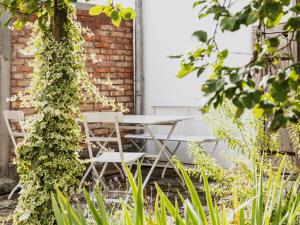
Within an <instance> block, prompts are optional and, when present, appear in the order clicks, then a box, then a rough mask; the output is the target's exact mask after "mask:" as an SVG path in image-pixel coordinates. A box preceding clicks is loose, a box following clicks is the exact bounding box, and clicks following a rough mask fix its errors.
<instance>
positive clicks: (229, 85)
mask: <svg viewBox="0 0 300 225" xmlns="http://www.w3.org/2000/svg"><path fill="white" fill-rule="evenodd" d="M291 4H292V1H290V0H271V1H270V0H262V1H258V0H251V1H249V2H247V3H245V6H244V7H243V8H242V9H241V10H238V11H237V10H236V9H234V5H235V4H233V2H232V1H226V0H225V1H224V2H223V1H215V0H204V1H195V3H194V7H195V8H197V9H198V8H199V19H200V20H202V19H203V18H205V17H207V16H210V17H211V18H213V20H214V22H215V24H216V25H215V32H214V33H213V35H212V36H208V34H207V32H206V31H205V30H199V31H196V32H194V34H193V35H194V36H196V37H197V38H198V40H199V42H200V43H199V47H198V48H196V49H195V50H194V51H192V52H189V53H187V54H186V55H184V56H182V57H181V63H180V65H181V70H180V72H179V73H178V77H179V78H181V77H184V76H186V75H187V74H190V73H191V72H193V71H197V76H200V75H201V74H202V73H203V72H204V71H207V72H210V71H212V72H211V75H210V76H209V78H208V79H207V80H206V81H205V83H204V84H203V85H202V91H203V92H204V93H205V94H206V95H207V96H209V101H208V102H207V104H206V106H205V107H203V111H204V112H205V111H207V109H208V108H209V106H211V105H213V106H214V107H215V108H216V107H219V106H221V105H222V102H223V100H224V99H229V100H230V101H231V102H232V103H233V104H234V105H235V106H236V107H238V109H239V110H238V111H237V113H236V117H239V116H241V114H242V113H243V112H244V111H245V110H246V109H253V110H254V112H255V113H256V115H257V116H258V117H263V116H265V117H267V118H268V120H267V121H268V125H269V128H270V130H277V129H279V128H280V127H286V126H287V124H290V123H297V122H298V121H299V119H300V89H299V88H300V75H299V74H300V65H299V63H298V61H299V60H298V59H296V58H295V56H293V55H292V51H291V50H290V49H291V45H292V44H293V42H292V40H296V41H297V42H298V44H299V40H300V39H299V37H300V35H299V34H300V19H299V14H300V10H299V8H300V4H299V3H298V4H296V5H293V6H291ZM291 11H293V13H294V14H292V13H289V12H291ZM285 21H287V22H285ZM254 23H255V24H257V30H256V32H255V38H256V40H255V41H256V43H255V46H254V51H253V56H252V58H251V60H250V61H249V62H248V63H247V64H246V65H245V66H241V67H232V66H229V65H228V64H227V63H226V59H227V58H228V55H229V51H228V49H222V48H221V46H219V45H218V41H217V39H216V35H217V33H218V31H219V30H221V31H222V32H234V31H237V30H240V29H242V27H248V26H251V25H253V24H254ZM282 23H284V25H282ZM273 28H281V30H283V31H282V33H281V34H278V35H273V36H267V35H266V32H265V31H266V29H273ZM287 35H289V40H290V41H288V43H287V44H284V43H281V40H282V39H283V38H282V37H286V36H287ZM280 38H281V39H280ZM286 59H289V62H290V65H288V66H286V64H284V63H283V65H281V67H282V66H283V68H281V69H274V68H276V67H278V65H279V64H280V62H281V61H283V60H286ZM266 71H267V74H265V77H264V79H263V81H262V82H261V83H260V84H259V85H256V84H255V77H257V76H258V75H259V74H263V73H266Z"/></svg>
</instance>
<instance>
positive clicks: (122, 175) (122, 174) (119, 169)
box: [114, 163, 125, 179]
mask: <svg viewBox="0 0 300 225" xmlns="http://www.w3.org/2000/svg"><path fill="white" fill-rule="evenodd" d="M114 166H115V167H116V168H117V170H118V171H119V173H120V175H121V178H122V179H125V176H124V173H123V171H122V169H121V168H120V167H119V166H118V164H117V163H114Z"/></svg>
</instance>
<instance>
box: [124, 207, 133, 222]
mask: <svg viewBox="0 0 300 225" xmlns="http://www.w3.org/2000/svg"><path fill="white" fill-rule="evenodd" d="M123 215H124V225H133V223H132V221H131V218H130V215H129V212H128V209H127V207H126V205H123Z"/></svg>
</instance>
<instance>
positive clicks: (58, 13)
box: [53, 0, 67, 41]
mask: <svg viewBox="0 0 300 225" xmlns="http://www.w3.org/2000/svg"><path fill="white" fill-rule="evenodd" d="M66 21H67V9H65V8H63V7H62V6H60V5H59V0H55V1H54V16H53V36H54V39H55V40H56V41H62V39H63V38H64V37H65V36H66V31H65V29H64V24H65V23H66Z"/></svg>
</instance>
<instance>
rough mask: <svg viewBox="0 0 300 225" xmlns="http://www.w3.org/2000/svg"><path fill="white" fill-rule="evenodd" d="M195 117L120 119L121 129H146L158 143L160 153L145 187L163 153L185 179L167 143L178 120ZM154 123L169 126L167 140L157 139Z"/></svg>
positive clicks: (143, 116)
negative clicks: (173, 159) (175, 163)
mask: <svg viewBox="0 0 300 225" xmlns="http://www.w3.org/2000/svg"><path fill="white" fill-rule="evenodd" d="M188 119H193V117H188V116H162V115H124V117H123V120H122V121H120V125H121V126H120V128H121V129H135V130H144V131H146V132H147V133H148V134H149V135H150V136H151V137H152V139H153V141H154V142H155V144H156V145H157V147H158V149H159V153H158V154H157V156H155V160H154V162H153V165H152V167H151V169H150V171H149V173H148V174H147V176H146V178H145V180H144V182H143V188H144V187H145V186H146V184H147V182H148V181H149V179H150V177H151V175H152V173H153V171H154V169H155V167H156V166H157V164H158V162H159V160H160V159H161V157H162V155H165V157H166V159H167V160H168V161H169V163H170V165H172V167H173V169H174V170H175V172H176V173H177V174H178V176H179V178H180V179H181V181H183V179H182V176H181V174H180V172H179V171H178V170H177V168H176V167H175V166H174V164H173V163H172V160H171V157H170V155H169V154H168V151H167V149H166V147H167V144H168V142H169V140H170V137H171V136H172V134H173V132H174V130H175V127H176V125H177V123H178V122H180V121H183V120H188ZM153 125H155V126H156V125H160V126H161V125H163V126H169V127H170V131H169V133H168V134H167V135H166V138H165V140H164V141H163V142H162V141H160V140H158V139H157V137H156V136H155V135H154V132H153V131H152V128H151V126H153Z"/></svg>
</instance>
